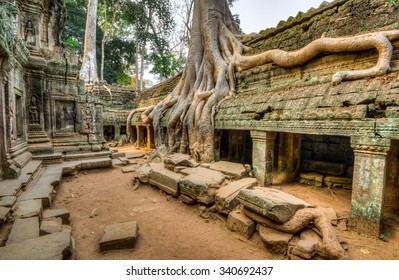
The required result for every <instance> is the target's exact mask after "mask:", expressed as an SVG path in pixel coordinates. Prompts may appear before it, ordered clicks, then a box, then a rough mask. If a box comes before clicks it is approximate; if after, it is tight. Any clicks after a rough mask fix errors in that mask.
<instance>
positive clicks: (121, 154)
mask: <svg viewBox="0 0 399 280" xmlns="http://www.w3.org/2000/svg"><path fill="white" fill-rule="evenodd" d="M125 156H126V154H125V153H120V152H117V153H111V158H112V159H117V158H120V157H125Z"/></svg>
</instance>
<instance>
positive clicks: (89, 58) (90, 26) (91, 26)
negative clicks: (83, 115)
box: [80, 0, 98, 82]
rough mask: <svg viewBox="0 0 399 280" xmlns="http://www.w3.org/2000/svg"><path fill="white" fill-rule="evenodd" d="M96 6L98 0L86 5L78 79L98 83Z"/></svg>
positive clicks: (90, 1)
mask: <svg viewBox="0 0 399 280" xmlns="http://www.w3.org/2000/svg"><path fill="white" fill-rule="evenodd" d="M97 6H98V0H89V3H88V4H87V19H86V31H85V43H84V51H83V62H82V68H81V69H80V79H82V80H84V81H85V82H98V74H97V57H96V26H97Z"/></svg>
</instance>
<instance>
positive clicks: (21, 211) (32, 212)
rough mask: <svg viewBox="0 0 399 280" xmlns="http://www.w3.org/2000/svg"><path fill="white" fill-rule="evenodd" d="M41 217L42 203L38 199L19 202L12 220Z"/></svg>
mask: <svg viewBox="0 0 399 280" xmlns="http://www.w3.org/2000/svg"><path fill="white" fill-rule="evenodd" d="M42 215H43V207H42V201H41V200H39V199H34V200H25V201H19V202H17V205H16V210H15V212H14V213H13V217H14V218H20V219H25V218H30V217H39V218H40V219H41V217H42Z"/></svg>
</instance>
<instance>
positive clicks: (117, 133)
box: [114, 124, 121, 141]
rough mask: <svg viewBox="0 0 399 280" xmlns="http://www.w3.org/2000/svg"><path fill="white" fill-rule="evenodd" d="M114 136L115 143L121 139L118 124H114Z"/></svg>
mask: <svg viewBox="0 0 399 280" xmlns="http://www.w3.org/2000/svg"><path fill="white" fill-rule="evenodd" d="M114 127H115V133H114V134H115V136H114V139H115V140H116V141H119V140H120V139H121V126H120V125H118V124H115V126H114Z"/></svg>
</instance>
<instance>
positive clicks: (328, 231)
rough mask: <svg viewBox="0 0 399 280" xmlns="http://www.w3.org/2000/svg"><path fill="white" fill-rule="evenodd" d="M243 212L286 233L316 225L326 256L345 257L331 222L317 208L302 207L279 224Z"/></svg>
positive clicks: (338, 258)
mask: <svg viewBox="0 0 399 280" xmlns="http://www.w3.org/2000/svg"><path fill="white" fill-rule="evenodd" d="M244 213H245V215H246V216H248V217H250V218H251V219H253V220H255V221H257V222H258V223H261V224H263V225H265V226H267V227H270V228H272V229H275V230H278V231H282V232H287V233H292V234H295V233H298V232H300V231H302V230H303V229H305V228H309V227H316V228H317V229H318V230H319V231H320V233H321V235H322V240H323V249H324V251H325V252H324V253H325V255H326V256H329V257H330V258H331V259H337V260H342V259H345V258H346V256H345V250H344V249H343V248H342V246H341V244H340V243H339V240H338V238H337V236H336V234H335V233H334V230H333V228H332V226H331V223H330V222H329V221H328V220H327V218H326V217H325V215H324V212H323V211H322V210H321V209H318V208H304V209H300V210H298V211H297V212H295V214H294V216H292V218H291V219H290V220H289V221H288V222H286V223H284V224H279V223H276V222H274V221H272V220H269V219H266V218H264V217H262V216H260V215H258V214H256V213H254V212H252V211H248V210H247V209H246V208H244Z"/></svg>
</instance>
